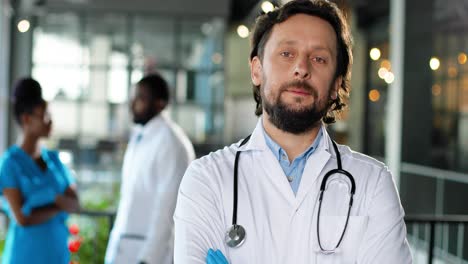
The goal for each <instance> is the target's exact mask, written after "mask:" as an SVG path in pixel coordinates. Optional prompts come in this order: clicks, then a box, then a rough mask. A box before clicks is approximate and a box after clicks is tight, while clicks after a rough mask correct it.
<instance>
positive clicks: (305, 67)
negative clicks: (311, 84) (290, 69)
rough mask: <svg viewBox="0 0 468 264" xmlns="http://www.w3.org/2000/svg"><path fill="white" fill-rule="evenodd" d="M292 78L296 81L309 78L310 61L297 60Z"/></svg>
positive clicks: (304, 59)
mask: <svg viewBox="0 0 468 264" xmlns="http://www.w3.org/2000/svg"><path fill="white" fill-rule="evenodd" d="M294 77H296V78H298V79H307V78H309V77H310V61H309V59H308V58H298V60H297V62H296V65H295V67H294Z"/></svg>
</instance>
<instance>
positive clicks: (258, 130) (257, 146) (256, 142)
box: [239, 117, 270, 151]
mask: <svg viewBox="0 0 468 264" xmlns="http://www.w3.org/2000/svg"><path fill="white" fill-rule="evenodd" d="M249 150H269V148H268V145H267V144H266V142H265V137H264V136H263V124H262V117H260V118H259V119H258V121H257V125H256V126H255V129H254V131H253V132H252V134H251V136H250V139H249V141H248V142H247V143H246V144H245V145H243V146H241V147H240V148H239V151H249ZM269 151H270V150H269Z"/></svg>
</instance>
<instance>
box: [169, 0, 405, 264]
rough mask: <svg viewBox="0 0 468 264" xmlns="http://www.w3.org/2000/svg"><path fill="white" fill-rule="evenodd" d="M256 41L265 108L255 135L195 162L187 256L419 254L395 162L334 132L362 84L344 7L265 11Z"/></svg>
mask: <svg viewBox="0 0 468 264" xmlns="http://www.w3.org/2000/svg"><path fill="white" fill-rule="evenodd" d="M251 41H252V42H251V46H252V47H251V54H250V69H251V79H252V83H253V91H254V98H255V101H256V102H257V109H256V114H257V116H260V118H259V120H258V123H257V126H256V127H255V129H254V130H253V133H252V134H251V136H250V138H246V139H245V140H243V141H242V143H241V142H239V143H236V144H233V145H231V146H229V147H226V148H224V149H222V150H219V151H216V152H214V153H211V154H209V155H207V156H205V157H202V158H201V159H198V160H196V161H194V162H192V163H191V165H190V166H189V168H188V169H187V172H186V174H185V176H184V178H183V180H182V183H181V186H180V189H179V196H178V201H177V207H176V210H175V214H174V220H175V253H174V254H175V257H174V259H175V264H188V263H190V264H203V263H208V264H224V263H233V264H250V263H258V264H263V263H269V264H276V263H277V264H289V263H290V264H317V263H319V264H328V263H333V264H347V263H350V264H351V263H353V264H354V263H359V264H364V263H365V264H376V263H378V264H396V263H398V264H408V263H411V262H412V258H411V254H410V250H409V245H408V242H407V240H406V227H405V223H404V211H403V208H402V206H401V203H400V199H399V196H398V192H397V190H396V187H395V184H394V182H393V179H392V175H391V173H390V172H389V170H388V168H387V167H386V166H385V165H384V164H383V163H381V162H379V161H377V160H375V159H373V158H370V157H368V156H365V155H363V154H360V153H357V152H354V151H352V150H351V149H350V148H349V147H347V146H344V145H336V143H334V142H333V141H332V139H331V138H330V136H329V135H328V133H327V130H326V125H327V124H330V123H333V122H334V121H335V118H336V117H337V114H338V113H339V112H340V110H342V109H343V107H344V106H345V104H344V102H345V99H346V97H347V96H348V95H349V90H350V86H349V81H350V76H351V65H352V52H351V36H350V32H349V29H348V25H347V22H346V20H345V18H344V15H343V14H342V12H341V11H340V10H339V9H338V7H337V6H336V5H335V4H334V3H331V2H329V1H326V0H315V1H309V0H295V1H291V2H288V3H287V4H285V5H284V6H282V7H280V8H278V9H275V10H274V11H272V12H269V13H267V14H263V15H261V16H260V17H259V18H258V19H257V21H256V25H255V29H254V30H253V35H252V40H251ZM236 156H237V157H236ZM235 160H237V162H235ZM236 163H237V166H236V165H235V164H236ZM336 169H340V170H339V171H337V170H336ZM333 170H335V171H333ZM235 171H237V178H236V176H235ZM329 172H334V173H331V174H330V173H329ZM236 188H237V190H236ZM322 190H323V191H322ZM322 198H323V199H322ZM244 231H245V232H244Z"/></svg>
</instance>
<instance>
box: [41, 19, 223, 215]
mask: <svg viewBox="0 0 468 264" xmlns="http://www.w3.org/2000/svg"><path fill="white" fill-rule="evenodd" d="M224 28H225V24H224V21H223V20H222V19H221V18H218V17H204V18H197V17H192V18H183V19H182V18H177V17H164V16H150V15H147V14H145V15H139V14H123V13H75V12H55V13H49V14H47V15H46V16H40V17H39V18H38V21H37V26H36V27H35V28H34V35H33V51H32V54H33V59H32V65H33V66H32V75H33V77H34V78H36V79H37V80H38V81H39V82H40V83H41V84H42V86H43V89H44V97H45V98H46V99H47V100H48V101H50V111H51V114H52V117H53V120H54V131H53V133H52V137H51V139H50V140H49V141H48V142H47V143H48V145H49V146H51V147H53V148H57V149H59V150H60V151H61V158H62V159H63V160H64V161H65V162H66V163H67V164H68V165H69V166H70V167H72V168H73V169H74V170H75V172H76V174H77V178H78V180H79V183H80V188H81V191H82V190H86V192H82V197H80V198H82V200H83V201H84V203H85V204H88V202H89V201H90V200H91V204H92V201H96V202H97V201H109V203H111V205H110V206H115V203H116V201H117V200H118V199H115V195H116V194H117V190H118V182H119V180H120V169H121V165H122V157H123V152H124V150H125V147H126V143H127V139H128V137H129V135H128V134H129V128H130V127H131V119H130V116H129V100H130V98H131V95H132V89H133V85H134V84H135V83H136V82H137V81H138V80H140V78H142V77H143V75H144V74H146V73H151V72H159V73H160V74H162V75H163V76H164V77H165V78H166V80H167V81H168V83H169V84H170V87H171V94H172V97H171V102H170V105H169V109H168V111H167V112H168V113H167V114H168V115H170V116H171V117H172V118H173V119H174V120H175V121H176V122H177V123H179V124H180V125H181V126H182V128H183V129H184V130H185V131H186V133H187V134H188V135H189V137H190V138H191V139H192V141H193V142H194V144H195V145H196V146H197V145H198V144H202V143H203V144H206V143H211V144H221V143H222V142H221V140H222V138H223V122H224V116H223V114H224V112H223V101H224V84H223V83H224V66H223V65H224V62H223V56H224V50H223V48H224V45H223V35H224V31H225V29H224ZM109 183H111V184H109ZM97 188H99V191H98V192H97V191H96V192H93V191H92V190H93V189H97ZM91 207H93V206H91Z"/></svg>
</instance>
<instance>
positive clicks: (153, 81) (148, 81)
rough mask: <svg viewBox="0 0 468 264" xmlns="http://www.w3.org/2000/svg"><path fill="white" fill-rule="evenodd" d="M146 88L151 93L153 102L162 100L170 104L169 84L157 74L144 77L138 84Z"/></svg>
mask: <svg viewBox="0 0 468 264" xmlns="http://www.w3.org/2000/svg"><path fill="white" fill-rule="evenodd" d="M137 84H138V85H139V86H144V87H146V89H148V91H149V92H150V93H151V96H152V98H151V99H153V100H157V99H161V100H163V101H165V102H169V86H168V85H167V82H166V81H165V80H164V79H163V78H162V77H161V75H159V74H157V73H151V74H148V75H146V76H145V77H143V79H141V80H140V81H139V82H138V83H137Z"/></svg>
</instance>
